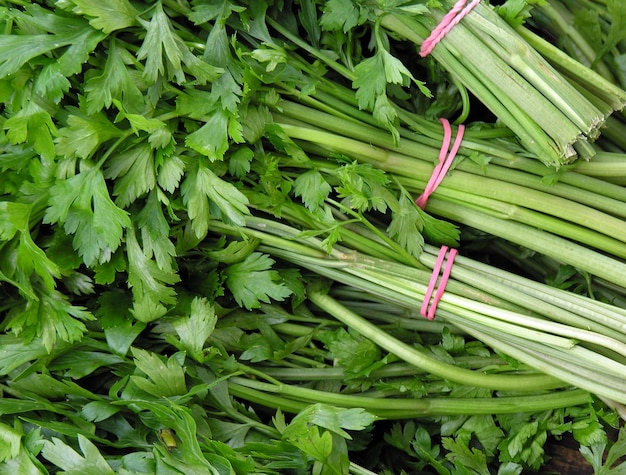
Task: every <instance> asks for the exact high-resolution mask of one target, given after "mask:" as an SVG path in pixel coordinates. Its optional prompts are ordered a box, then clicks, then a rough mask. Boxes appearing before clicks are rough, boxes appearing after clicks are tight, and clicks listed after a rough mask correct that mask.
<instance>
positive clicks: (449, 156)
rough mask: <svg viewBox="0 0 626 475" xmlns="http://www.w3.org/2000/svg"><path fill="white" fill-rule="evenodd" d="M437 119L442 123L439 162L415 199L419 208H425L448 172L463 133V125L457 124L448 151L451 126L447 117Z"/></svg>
mask: <svg viewBox="0 0 626 475" xmlns="http://www.w3.org/2000/svg"><path fill="white" fill-rule="evenodd" d="M439 120H440V121H441V124H442V125H443V143H442V145H441V150H440V151H439V163H437V166H435V169H434V170H433V174H432V175H431V176H430V179H429V180H428V183H427V184H426V188H424V192H423V193H422V194H421V195H420V196H418V198H417V199H416V200H415V203H416V204H417V206H419V207H420V208H421V209H424V208H426V202H427V201H428V198H429V197H430V195H431V194H432V193H433V192H434V191H435V189H436V188H437V187H438V186H439V184H440V183H441V182H442V181H443V179H444V177H445V176H446V173H448V170H449V169H450V166H451V165H452V161H453V160H454V157H456V153H457V152H458V151H459V148H460V147H461V142H462V140H463V133H464V132H465V126H464V125H459V130H458V132H457V135H456V139H455V140H454V145H452V149H451V150H450V152H448V149H449V148H450V142H451V141H452V128H451V127H450V122H448V120H447V119H439Z"/></svg>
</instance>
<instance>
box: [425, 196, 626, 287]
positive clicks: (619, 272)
mask: <svg viewBox="0 0 626 475" xmlns="http://www.w3.org/2000/svg"><path fill="white" fill-rule="evenodd" d="M426 210H427V211H429V212H432V213H434V214H436V215H439V216H443V217H445V218H448V219H451V220H453V221H456V222H458V223H463V224H465V225H467V226H471V227H474V228H476V229H480V230H482V231H485V232H487V233H490V234H493V235H494V236H498V237H501V238H503V239H506V240H509V241H511V242H514V243H516V244H520V245H522V246H524V247H527V248H529V249H534V250H536V251H538V252H540V253H542V254H545V255H547V256H550V257H553V258H554V259H557V260H559V261H561V262H564V263H566V264H570V265H572V266H574V267H576V268H578V269H581V270H584V271H586V272H589V273H590V274H592V275H596V276H598V277H601V278H603V279H605V280H607V281H609V282H612V283H615V284H617V285H621V286H626V264H624V263H622V262H620V261H618V260H616V259H613V258H611V257H609V256H606V255H603V254H600V253H599V252H595V251H593V250H591V249H589V248H586V247H583V246H581V245H579V244H576V243H574V242H571V241H568V240H566V239H563V238H561V237H558V236H555V235H552V234H549V233H547V232H544V231H541V230H539V229H536V228H534V227H532V226H528V225H525V224H521V223H516V222H511V221H507V220H505V219H501V218H497V217H495V216H492V215H490V214H488V213H485V212H481V211H479V210H476V209H471V208H463V207H460V206H457V205H456V204H454V203H451V202H448V201H445V200H442V199H438V198H434V197H433V198H431V199H430V200H429V202H428V205H427V207H426Z"/></svg>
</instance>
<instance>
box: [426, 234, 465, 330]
mask: <svg viewBox="0 0 626 475" xmlns="http://www.w3.org/2000/svg"><path fill="white" fill-rule="evenodd" d="M448 251H450V252H449V253H448ZM446 254H447V255H448V260H447V261H446V267H445V268H444V270H443V274H442V275H441V281H440V282H439V287H437V291H436V292H435V296H434V297H433V301H432V303H430V299H431V297H432V295H433V292H434V291H435V285H437V280H438V277H439V273H440V272H441V267H442V266H443V263H444V261H445V260H446ZM457 254H458V251H457V250H456V249H454V248H452V249H450V248H449V247H448V246H441V249H440V250H439V255H438V256H437V261H436V262H435V267H434V268H433V273H432V275H431V276H430V282H428V287H427V288H426V294H425V295H424V300H423V301H422V307H421V308H420V315H422V317H425V318H427V319H428V320H432V319H433V318H435V312H436V311H437V304H438V303H439V300H441V296H442V295H443V292H444V291H445V290H446V284H447V283H448V279H449V278H450V272H452V264H453V263H454V257H455V256H456V255H457Z"/></svg>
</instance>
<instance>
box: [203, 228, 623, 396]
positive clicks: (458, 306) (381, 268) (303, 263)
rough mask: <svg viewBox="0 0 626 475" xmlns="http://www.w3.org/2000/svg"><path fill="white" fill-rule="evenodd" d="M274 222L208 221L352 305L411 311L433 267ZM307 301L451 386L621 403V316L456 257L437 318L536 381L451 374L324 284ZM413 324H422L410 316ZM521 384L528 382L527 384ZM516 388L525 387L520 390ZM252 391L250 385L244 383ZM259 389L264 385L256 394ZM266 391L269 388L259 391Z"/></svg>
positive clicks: (431, 252)
mask: <svg viewBox="0 0 626 475" xmlns="http://www.w3.org/2000/svg"><path fill="white" fill-rule="evenodd" d="M285 222H286V220H285V218H284V217H283V218H282V219H281V221H280V222H278V221H276V220H272V219H264V218H256V217H254V218H253V217H251V218H249V219H248V220H247V222H246V226H245V227H244V228H237V227H234V226H229V225H226V224H224V223H222V222H214V223H212V229H213V230H214V231H215V232H216V233H220V234H228V235H231V236H241V235H245V236H247V237H248V238H254V239H257V240H258V241H259V242H260V245H259V247H258V250H259V251H261V252H263V253H267V254H269V255H271V256H273V257H275V258H277V259H280V260H281V261H286V262H289V263H291V264H295V265H297V266H299V267H300V268H304V269H307V270H308V271H310V272H312V273H313V277H311V280H312V281H313V282H315V280H316V277H320V276H321V277H325V278H327V279H330V280H331V282H334V283H341V284H343V285H346V286H349V287H351V288H354V289H358V290H359V291H361V292H364V295H363V296H361V297H359V299H360V300H366V299H368V298H370V299H376V298H379V299H383V300H384V301H387V302H393V303H394V304H395V305H398V306H400V307H402V308H404V309H406V310H409V311H414V310H415V309H417V308H419V307H420V305H421V303H422V300H423V299H424V296H425V293H426V286H427V284H428V281H429V279H430V276H431V273H432V269H433V267H434V263H435V259H436V249H433V248H431V247H427V248H426V252H424V253H423V255H422V256H420V257H419V262H420V264H421V265H422V266H423V268H422V269H420V268H417V267H415V266H411V265H405V264H402V263H400V262H397V261H393V260H391V259H381V258H376V257H373V256H371V255H369V254H368V253H366V252H365V251H364V250H355V248H356V247H357V245H353V244H354V243H352V241H351V237H350V231H349V230H348V229H344V230H342V231H344V232H345V236H344V237H343V242H344V243H346V244H347V245H348V247H340V246H337V245H336V246H334V248H333V249H332V250H331V252H330V254H328V253H327V252H326V251H325V250H324V249H325V248H324V245H323V243H322V241H321V240H319V239H318V238H314V237H311V236H303V235H302V232H301V230H300V229H298V228H296V227H292V226H289V225H287V224H285ZM385 245H389V246H391V247H392V248H394V247H397V245H394V243H393V242H392V241H390V240H389V241H388V242H384V243H382V242H378V241H377V240H374V239H370V240H368V239H360V240H359V244H358V247H361V248H364V249H365V248H371V249H374V250H375V249H376V248H378V247H380V246H385ZM307 298H308V299H309V300H310V301H311V302H312V303H314V304H315V305H316V306H317V307H319V308H320V309H321V310H323V311H324V312H326V313H327V314H330V315H332V316H333V317H335V318H336V319H338V320H339V321H341V322H342V323H343V324H345V325H347V326H348V327H350V328H352V329H353V330H355V331H357V332H358V333H360V334H362V335H363V336H365V337H367V338H368V339H370V340H371V341H373V342H374V343H376V344H377V345H379V346H380V347H381V348H383V349H385V350H387V351H389V352H390V353H392V354H394V355H395V356H397V357H398V358H400V359H402V360H404V361H405V362H407V363H409V364H411V365H414V366H416V367H418V368H421V369H422V370H425V371H428V372H430V373H432V374H434V375H436V376H439V377H442V378H445V379H447V380H449V381H453V382H457V383H462V384H470V385H473V386H476V387H489V388H492V389H494V390H500V391H524V390H525V389H524V388H526V390H528V389H531V388H533V389H534V390H538V389H540V388H544V389H549V388H555V387H563V384H564V383H566V385H572V386H576V387H578V388H581V389H585V390H587V391H590V392H592V393H594V394H597V395H599V396H601V397H603V398H606V399H607V400H612V401H616V402H618V403H622V404H623V403H625V402H626V397H625V396H624V394H626V382H625V381H624V378H623V375H624V371H625V370H626V332H625V330H626V311H625V310H622V309H620V308H617V307H614V306H611V305H607V304H603V303H601V302H597V301H594V300H591V299H589V298H586V297H583V296H581V295H577V294H573V293H569V292H566V291H562V290H559V289H556V288H553V287H549V286H547V285H545V284H540V283H537V282H535V281H531V280H529V279H526V278H523V277H520V276H518V275H515V274H511V273H508V272H506V271H503V270H500V269H497V268H494V267H492V266H489V265H486V264H482V263H479V262H476V261H474V260H472V259H468V258H464V257H463V256H459V257H457V259H456V261H455V263H454V266H453V267H452V273H451V280H450V282H448V285H447V287H446V291H445V293H444V294H443V297H442V299H441V301H440V302H439V306H438V307H437V312H436V319H441V320H442V321H444V322H445V323H446V324H449V325H451V326H452V327H455V328H457V329H460V330H462V331H463V332H465V333H467V334H469V335H471V336H473V337H475V338H477V339H479V340H481V341H483V342H484V343H486V344H488V345H489V346H491V347H492V348H494V349H496V350H497V351H501V352H502V353H504V354H506V355H509V356H510V357H513V358H515V359H516V360H518V361H521V362H522V363H525V364H527V365H528V366H530V367H532V368H534V369H536V370H538V371H539V373H536V374H527V375H524V374H515V375H512V374H482V375H480V374H478V373H477V372H476V371H472V370H467V369H464V368H460V367H457V366H451V365H448V364H445V363H442V362H441V361H438V360H436V359H435V358H432V357H430V356H428V355H425V354H424V353H423V352H420V351H419V350H416V349H415V348H413V347H411V346H410V345H407V344H406V343H403V342H401V341H399V340H398V339H397V338H394V337H393V336H391V335H390V334H389V333H387V332H385V331H382V330H381V328H380V326H378V325H377V324H376V323H373V322H371V321H368V320H367V319H365V318H363V317H361V316H360V315H358V314H357V313H356V312H354V311H352V310H350V309H349V308H348V307H347V306H345V305H342V304H341V303H340V302H339V301H338V300H337V299H336V298H334V297H333V296H332V295H331V294H330V293H328V292H327V289H325V288H324V286H320V285H316V284H311V285H310V286H309V288H308V289H307ZM416 318H421V317H416ZM526 379H528V381H525V380H526ZM521 381H524V382H523V383H521ZM252 386H254V383H252ZM263 387H264V388H265V386H263ZM265 389H268V388H265Z"/></svg>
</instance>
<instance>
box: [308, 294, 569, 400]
mask: <svg viewBox="0 0 626 475" xmlns="http://www.w3.org/2000/svg"><path fill="white" fill-rule="evenodd" d="M308 297H309V299H310V300H311V302H313V303H314V304H315V305H317V306H318V307H320V308H321V309H322V310H324V311H325V312H327V313H329V314H331V315H333V316H334V317H335V318H337V319H338V320H339V321H341V322H342V323H343V324H345V325H347V326H348V327H349V328H353V329H354V330H356V331H358V332H359V333H360V334H361V335H363V336H364V337H366V338H369V339H370V340H372V341H373V342H374V343H376V344H377V345H378V346H380V347H381V348H384V349H385V350H387V351H389V352H390V353H392V354H394V355H396V356H397V357H398V358H400V359H402V360H403V361H406V362H407V363H410V364H412V365H414V366H417V367H418V368H421V369H422V370H424V371H427V372H429V373H432V374H434V375H436V376H439V377H441V378H443V379H448V380H450V381H454V382H457V383H461V384H467V385H469V386H477V387H485V388H491V389H498V390H502V391H505V390H509V391H532V390H541V389H549V388H555V387H560V386H561V385H562V383H560V382H559V381H558V380H556V379H553V378H551V377H549V376H546V375H498V374H481V373H477V372H475V371H471V370H467V369H464V368H459V367H456V366H452V365H448V364H446V363H444V362H442V361H439V360H436V359H434V358H431V357H429V356H427V355H426V354H424V353H421V352H419V351H418V350H416V349H415V348H413V347H411V346H409V345H407V344H406V343H404V342H402V341H400V340H398V339H397V338H394V337H392V336H391V335H389V334H388V333H385V332H381V331H380V329H379V328H378V327H377V326H376V325H374V324H372V323H370V322H368V321H367V320H365V319H364V318H362V317H360V316H359V315H357V314H356V313H354V312H352V311H351V310H349V309H348V308H346V307H344V306H343V305H341V304H340V303H339V302H337V301H336V300H335V299H333V298H332V297H330V296H329V295H327V294H324V293H322V292H321V291H319V290H317V289H309V291H308Z"/></svg>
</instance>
